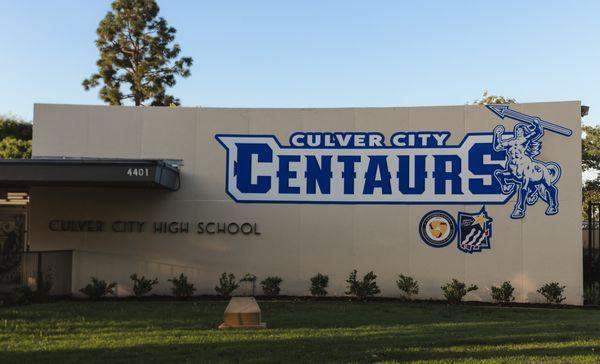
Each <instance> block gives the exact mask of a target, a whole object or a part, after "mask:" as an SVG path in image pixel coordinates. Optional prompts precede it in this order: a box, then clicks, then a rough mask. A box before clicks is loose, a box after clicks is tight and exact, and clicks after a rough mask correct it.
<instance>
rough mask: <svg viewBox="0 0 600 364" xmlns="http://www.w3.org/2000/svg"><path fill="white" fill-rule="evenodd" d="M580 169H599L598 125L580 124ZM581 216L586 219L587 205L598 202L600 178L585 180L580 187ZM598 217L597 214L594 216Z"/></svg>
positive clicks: (599, 199)
mask: <svg viewBox="0 0 600 364" xmlns="http://www.w3.org/2000/svg"><path fill="white" fill-rule="evenodd" d="M581 128H582V138H581V167H582V170H583V171H584V172H585V171H588V170H600V126H588V125H582V126H581ZM582 198H583V201H582V204H583V213H582V215H583V218H584V219H587V218H588V216H587V213H588V206H589V205H590V204H591V203H597V202H600V179H598V178H596V179H595V180H590V181H586V182H585V183H584V185H583V188H582ZM595 218H598V216H595Z"/></svg>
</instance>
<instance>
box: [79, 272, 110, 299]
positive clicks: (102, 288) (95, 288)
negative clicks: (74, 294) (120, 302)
mask: <svg viewBox="0 0 600 364" xmlns="http://www.w3.org/2000/svg"><path fill="white" fill-rule="evenodd" d="M90 279H91V282H90V283H88V284H87V286H85V287H83V288H82V289H80V290H79V292H81V293H83V294H84V295H86V296H88V297H89V298H91V299H92V300H97V299H100V298H101V297H104V296H106V295H109V294H114V293H115V287H116V286H117V283H116V282H111V283H106V281H104V280H100V279H98V278H96V277H91V278H90Z"/></svg>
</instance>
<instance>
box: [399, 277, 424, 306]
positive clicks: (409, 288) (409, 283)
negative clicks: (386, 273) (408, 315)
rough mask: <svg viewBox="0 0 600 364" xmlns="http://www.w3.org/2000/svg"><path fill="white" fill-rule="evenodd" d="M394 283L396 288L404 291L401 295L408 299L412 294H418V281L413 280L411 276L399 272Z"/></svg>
mask: <svg viewBox="0 0 600 364" xmlns="http://www.w3.org/2000/svg"><path fill="white" fill-rule="evenodd" d="M396 284H397V285H398V288H399V289H400V290H401V291H402V292H404V294H403V297H404V298H406V299H408V300H410V299H411V298H412V296H413V295H415V294H419V282H417V281H415V280H414V279H413V277H410V276H405V275H404V274H400V275H399V276H398V280H397V281H396Z"/></svg>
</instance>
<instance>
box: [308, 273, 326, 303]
mask: <svg viewBox="0 0 600 364" xmlns="http://www.w3.org/2000/svg"><path fill="white" fill-rule="evenodd" d="M328 286H329V276H328V275H324V274H321V273H317V275H315V276H314V277H312V278H311V279H310V294H311V295H313V296H317V297H324V296H327V290H326V288H327V287H328Z"/></svg>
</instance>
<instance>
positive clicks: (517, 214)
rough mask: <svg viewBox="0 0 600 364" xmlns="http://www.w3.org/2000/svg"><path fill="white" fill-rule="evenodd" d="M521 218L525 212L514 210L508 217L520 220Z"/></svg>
mask: <svg viewBox="0 0 600 364" xmlns="http://www.w3.org/2000/svg"><path fill="white" fill-rule="evenodd" d="M523 216H525V211H524V210H515V211H513V213H512V214H511V215H510V217H512V218H513V219H522V218H523Z"/></svg>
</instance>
